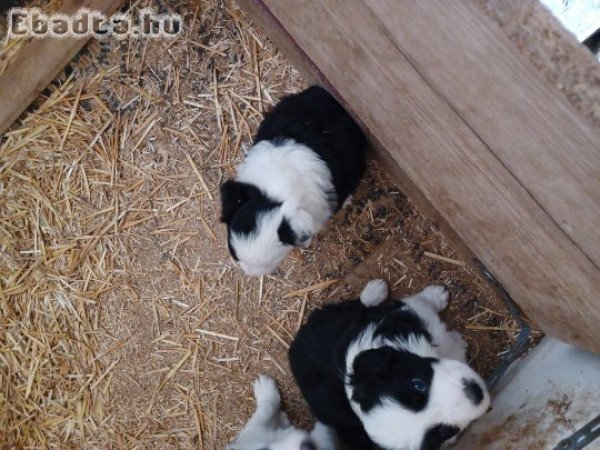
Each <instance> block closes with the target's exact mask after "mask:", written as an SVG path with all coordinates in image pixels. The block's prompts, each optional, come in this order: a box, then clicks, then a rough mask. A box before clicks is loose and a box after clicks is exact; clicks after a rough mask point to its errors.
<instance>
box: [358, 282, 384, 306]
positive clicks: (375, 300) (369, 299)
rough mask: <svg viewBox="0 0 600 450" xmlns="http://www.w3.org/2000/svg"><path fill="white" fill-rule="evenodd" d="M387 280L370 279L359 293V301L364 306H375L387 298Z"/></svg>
mask: <svg viewBox="0 0 600 450" xmlns="http://www.w3.org/2000/svg"><path fill="white" fill-rule="evenodd" d="M388 295H389V289H388V285H387V282H386V281H385V280H382V279H378V280H371V281H369V282H368V283H367V285H366V286H365V287H364V288H363V290H362V292H361V293H360V301H361V302H362V304H363V305H365V306H368V307H370V306H377V305H379V304H381V303H383V302H384V301H386V300H387V299H388Z"/></svg>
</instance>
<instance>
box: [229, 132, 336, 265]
mask: <svg viewBox="0 0 600 450" xmlns="http://www.w3.org/2000/svg"><path fill="white" fill-rule="evenodd" d="M236 180H237V181H240V182H244V183H248V184H252V185H254V186H256V187H258V188H259V189H260V190H261V191H263V192H264V193H265V194H267V195H268V196H269V197H270V198H272V199H274V200H277V201H278V202H281V203H282V205H281V206H280V207H278V208H275V209H274V210H273V211H271V212H269V213H268V214H263V215H262V216H261V217H259V219H258V224H257V227H258V228H257V230H256V232H254V233H252V234H251V235H249V236H240V235H236V234H235V233H234V234H233V235H232V239H231V242H232V245H233V247H234V248H235V251H236V253H237V256H238V258H239V260H240V266H241V267H242V269H243V270H244V271H245V272H246V273H247V274H248V275H252V276H256V275H264V274H267V273H270V272H272V271H273V270H275V268H276V267H277V266H278V265H279V263H280V262H281V261H282V260H283V258H285V256H286V255H287V254H288V253H289V252H290V250H291V246H289V245H284V244H282V243H281V242H280V241H279V238H278V235H277V229H278V228H279V225H280V224H281V220H282V218H283V217H284V216H285V217H286V218H287V220H288V221H289V222H290V226H291V228H292V230H294V232H295V233H296V234H297V235H299V236H302V237H303V238H304V241H303V242H302V245H309V244H310V241H311V238H312V236H313V235H314V234H315V233H317V232H318V231H319V230H320V229H321V227H322V226H323V224H324V223H325V222H326V221H327V219H329V218H330V217H331V215H332V214H333V210H332V207H331V203H330V201H331V199H332V196H334V195H335V188H334V186H333V181H332V177H331V172H330V171H329V169H328V168H327V165H326V164H325V162H324V161H323V160H322V159H320V158H319V157H318V155H317V154H316V153H315V152H313V151H312V150H311V149H310V148H309V147H307V146H305V145H302V144H299V143H297V142H295V141H294V140H292V139H288V140H286V141H285V142H284V143H283V144H281V145H279V146H275V145H274V144H273V143H272V142H270V141H260V142H257V143H256V144H255V145H254V146H253V147H252V148H251V149H250V151H249V152H248V155H247V156H246V158H245V159H244V161H243V162H242V164H241V165H240V167H239V168H238V173H237V177H236ZM333 198H334V197H333Z"/></svg>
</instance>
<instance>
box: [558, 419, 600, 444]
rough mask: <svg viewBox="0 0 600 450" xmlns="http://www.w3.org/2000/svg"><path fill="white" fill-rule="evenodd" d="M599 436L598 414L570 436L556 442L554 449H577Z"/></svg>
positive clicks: (599, 421) (599, 420)
mask: <svg viewBox="0 0 600 450" xmlns="http://www.w3.org/2000/svg"><path fill="white" fill-rule="evenodd" d="M599 437H600V415H599V416H596V418H595V419H592V420H591V421H590V422H588V423H587V424H586V425H584V426H583V427H582V428H580V429H579V430H577V431H576V432H575V433H573V434H572V435H571V436H569V437H568V438H566V439H563V440H562V441H560V442H559V443H558V445H557V446H556V447H554V450H579V449H581V448H584V447H586V446H587V445H588V444H589V443H591V442H593V441H595V440H596V439H598V438H599Z"/></svg>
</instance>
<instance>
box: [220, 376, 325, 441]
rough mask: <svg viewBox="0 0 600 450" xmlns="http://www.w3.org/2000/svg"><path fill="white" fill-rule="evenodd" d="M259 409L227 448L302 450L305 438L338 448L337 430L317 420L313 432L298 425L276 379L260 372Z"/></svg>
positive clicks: (256, 392)
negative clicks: (284, 403)
mask: <svg viewBox="0 0 600 450" xmlns="http://www.w3.org/2000/svg"><path fill="white" fill-rule="evenodd" d="M253 388H254V397H255V398H256V410H255V411H254V414H253V415H252V417H250V420H248V423H247V424H246V426H245V427H244V428H243V429H242V431H240V433H239V435H238V437H237V438H236V439H235V440H234V441H233V442H232V443H231V444H229V445H228V446H227V447H226V450H257V449H263V448H267V449H268V450H299V449H300V447H301V445H302V442H305V441H307V440H311V441H312V442H313V443H314V444H315V445H316V447H317V450H335V449H336V437H335V433H334V432H333V431H332V430H331V429H330V428H329V427H327V426H325V425H323V424H321V423H319V422H317V424H316V425H315V428H314V429H313V431H312V433H308V432H307V431H303V430H300V429H298V428H294V427H293V426H292V425H291V424H290V421H289V419H288V417H287V415H286V414H285V412H283V411H282V410H281V397H280V395H279V390H278V389H277V384H276V383H275V381H274V380H273V379H272V378H270V377H268V376H266V375H260V376H259V377H258V379H257V380H256V381H255V382H254V385H253Z"/></svg>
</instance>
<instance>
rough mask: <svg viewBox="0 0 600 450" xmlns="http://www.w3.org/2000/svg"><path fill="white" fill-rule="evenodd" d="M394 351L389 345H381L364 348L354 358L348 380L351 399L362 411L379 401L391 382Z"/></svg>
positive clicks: (367, 409)
mask: <svg viewBox="0 0 600 450" xmlns="http://www.w3.org/2000/svg"><path fill="white" fill-rule="evenodd" d="M395 353H396V350H394V349H393V348H391V347H382V348H377V349H372V350H366V351H364V352H362V353H360V354H359V355H358V356H357V357H356V359H355V360H354V364H353V366H352V368H353V373H352V377H351V380H350V383H351V385H352V400H353V401H355V402H357V403H358V404H359V405H360V408H361V409H362V410H363V411H369V410H370V409H371V408H373V407H374V406H376V405H378V404H380V403H381V399H382V395H383V392H384V391H385V389H386V387H387V386H388V385H389V384H390V382H391V378H392V373H393V370H392V365H393V363H394V359H395Z"/></svg>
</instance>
